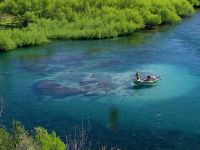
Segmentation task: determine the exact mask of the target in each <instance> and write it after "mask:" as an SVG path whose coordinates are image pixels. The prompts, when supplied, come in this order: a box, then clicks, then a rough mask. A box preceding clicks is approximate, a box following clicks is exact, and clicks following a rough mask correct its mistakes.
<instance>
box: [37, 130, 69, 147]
mask: <svg viewBox="0 0 200 150" xmlns="http://www.w3.org/2000/svg"><path fill="white" fill-rule="evenodd" d="M35 130H36V133H35V139H36V141H37V142H38V143H39V146H40V148H41V150H65V149H66V145H65V144H64V143H63V142H62V141H61V140H60V138H59V137H57V136H56V132H55V131H53V132H52V133H51V134H49V133H48V132H47V130H45V129H43V128H41V127H38V128H36V129H35Z"/></svg>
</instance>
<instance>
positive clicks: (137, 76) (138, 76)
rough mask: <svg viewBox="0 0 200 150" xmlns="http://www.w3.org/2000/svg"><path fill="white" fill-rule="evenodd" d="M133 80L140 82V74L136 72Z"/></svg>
mask: <svg viewBox="0 0 200 150" xmlns="http://www.w3.org/2000/svg"><path fill="white" fill-rule="evenodd" d="M135 78H136V80H138V81H139V80H140V74H139V72H136V74H135Z"/></svg>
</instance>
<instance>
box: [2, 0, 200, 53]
mask: <svg viewBox="0 0 200 150" xmlns="http://www.w3.org/2000/svg"><path fill="white" fill-rule="evenodd" d="M199 5H200V0H182V1H179V0H164V1H163V0H148V1H141V0H135V1H130V2H127V1H121V0H115V1H112V2H109V1H105V0H101V1H97V2H93V1H92V0H87V1H84V2H82V1H81V0H78V1H74V0H73V1H68V0H64V1H60V0H53V1H49V0H45V1H41V0H39V1H38V2H37V3H36V2H34V1H32V0H29V1H27V2H20V1H17V0H15V1H14V2H13V1H11V0H7V1H5V0H4V1H2V2H1V3H0V10H1V11H0V12H1V14H2V15H1V16H9V17H1V19H0V24H3V28H2V29H1V30H0V50H11V49H15V48H17V47H22V46H32V45H42V44H45V43H48V42H50V41H51V40H55V39H61V40H75V39H103V38H113V37H117V36H122V35H129V34H132V33H134V32H135V31H138V30H141V29H144V28H147V27H148V28H150V29H151V28H153V27H156V26H160V25H162V24H174V23H177V22H180V21H181V18H183V17H187V16H190V15H192V14H193V13H194V12H195V10H194V8H193V6H194V7H198V6H199Z"/></svg>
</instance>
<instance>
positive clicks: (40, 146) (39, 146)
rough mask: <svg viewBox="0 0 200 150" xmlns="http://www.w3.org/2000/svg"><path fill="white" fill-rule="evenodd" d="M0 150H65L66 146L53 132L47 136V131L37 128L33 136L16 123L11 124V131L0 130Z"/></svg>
mask: <svg viewBox="0 0 200 150" xmlns="http://www.w3.org/2000/svg"><path fill="white" fill-rule="evenodd" d="M0 149H1V150H8V149H9V150H65V149H66V145H65V144H64V143H63V142H62V141H61V140H60V138H59V137H57V136H56V133H55V132H52V133H51V134H49V133H48V132H47V130H45V129H43V128H41V127H38V128H36V130H35V133H34V134H33V135H30V134H29V133H28V131H27V130H25V128H24V127H23V126H22V124H21V123H20V122H18V121H14V122H13V127H12V130H11V131H7V130H6V129H4V128H0Z"/></svg>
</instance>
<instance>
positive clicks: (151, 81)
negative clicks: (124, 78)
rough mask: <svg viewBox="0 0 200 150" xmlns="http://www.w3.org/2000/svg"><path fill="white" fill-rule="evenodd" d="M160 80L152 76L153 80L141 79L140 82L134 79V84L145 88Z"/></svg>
mask: <svg viewBox="0 0 200 150" xmlns="http://www.w3.org/2000/svg"><path fill="white" fill-rule="evenodd" d="M159 80H160V77H156V76H152V77H151V78H149V79H147V78H146V79H144V80H142V79H139V80H137V79H134V81H133V82H134V84H136V85H143V86H148V85H150V86H151V85H153V84H155V83H157V82H158V81H159Z"/></svg>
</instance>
